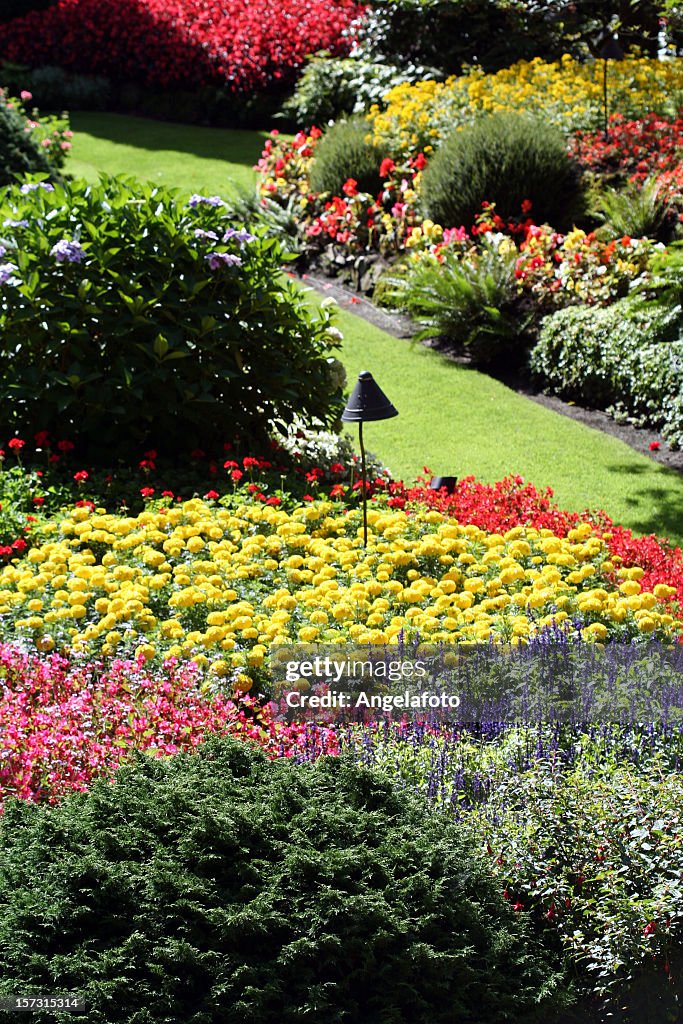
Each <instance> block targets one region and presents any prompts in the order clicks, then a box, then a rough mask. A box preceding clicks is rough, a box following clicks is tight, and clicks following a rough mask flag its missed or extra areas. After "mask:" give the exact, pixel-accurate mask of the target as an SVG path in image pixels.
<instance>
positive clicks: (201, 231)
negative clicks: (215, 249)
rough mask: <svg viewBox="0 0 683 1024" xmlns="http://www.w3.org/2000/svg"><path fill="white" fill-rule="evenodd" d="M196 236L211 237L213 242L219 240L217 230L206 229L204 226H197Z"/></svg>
mask: <svg viewBox="0 0 683 1024" xmlns="http://www.w3.org/2000/svg"><path fill="white" fill-rule="evenodd" d="M194 237H195V238H210V239H211V241H212V242H217V241H218V235H217V234H216V232H215V231H204V229H203V228H195V229H194Z"/></svg>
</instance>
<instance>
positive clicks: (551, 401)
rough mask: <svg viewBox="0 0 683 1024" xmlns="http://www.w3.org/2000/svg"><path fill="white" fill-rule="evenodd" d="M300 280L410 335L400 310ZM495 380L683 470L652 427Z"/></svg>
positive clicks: (681, 455)
mask: <svg viewBox="0 0 683 1024" xmlns="http://www.w3.org/2000/svg"><path fill="white" fill-rule="evenodd" d="M302 280H303V281H304V283H305V284H307V285H309V286H310V287H311V288H315V290H316V291H318V292H321V293H322V294H323V295H329V296H331V297H332V298H334V299H336V300H337V302H338V303H339V305H340V306H341V307H342V308H343V309H348V310H349V311H350V312H351V313H355V314H356V316H360V317H362V318H363V319H364V320H367V321H368V323H371V324H373V325H374V326H375V327H379V328H380V329H381V330H383V331H386V333H387V334H393V335H394V337H396V338H401V339H403V340H409V339H410V338H411V336H412V333H413V327H412V323H411V320H410V318H409V317H407V316H404V315H402V314H401V313H394V312H392V311H389V310H385V309H380V308H379V307H378V306H375V305H374V303H372V302H370V300H369V299H367V298H365V297H364V296H363V295H359V294H358V293H357V292H356V291H354V290H353V289H351V288H348V287H346V286H345V285H343V284H339V283H338V282H337V281H335V280H334V279H331V278H327V277H323V276H321V275H317V274H313V273H309V274H303V275H302ZM424 344H425V345H427V346H428V347H430V348H436V349H437V350H438V351H440V352H441V353H442V354H443V355H445V356H447V357H448V358H451V359H453V360H454V361H455V362H460V363H461V364H463V365H470V364H469V363H468V361H467V360H466V359H463V357H462V356H459V355H458V354H457V353H456V352H454V351H452V350H449V349H447V348H445V347H444V346H442V345H439V344H438V343H436V344H435V343H431V342H425V343H424ZM498 379H499V380H501V382H502V383H503V384H505V385H507V387H509V388H511V389H512V390H513V391H516V392H517V393H518V394H521V395H525V396H526V397H527V398H530V399H531V400H532V401H533V402H538V404H539V405H543V406H545V408H546V409H552V410H553V411H554V412H558V413H560V414H561V415H562V416H568V417H569V418H570V419H572V420H578V421H579V423H584V424H585V425H586V426H587V427H592V428H593V429H594V430H602V431H603V433H605V434H611V435H612V437H616V438H618V439H619V440H620V441H623V442H624V444H627V445H629V447H631V448H633V449H634V450H635V451H637V452H639V453H640V454H641V455H646V456H647V457H648V458H649V459H652V460H653V461H654V462H659V463H660V464H661V465H663V466H667V467H668V468H669V469H675V470H678V471H679V472H683V451H677V452H675V451H671V450H670V449H669V448H668V447H667V444H666V441H664V440H663V439H662V437H661V435H660V434H658V433H657V431H656V430H650V429H649V428H647V427H634V426H632V425H631V424H629V423H617V421H616V420H614V419H612V417H611V416H608V415H607V413H606V412H602V411H601V410H599V409H584V408H583V407H582V406H579V405H575V404H574V403H573V402H563V401H562V399H561V398H556V397H555V396H554V395H545V394H543V392H542V391H539V390H538V389H536V388H534V386H533V384H532V383H531V382H530V381H529V380H528V379H526V378H524V377H522V376H521V375H519V374H509V375H500V376H499V377H498ZM653 442H659V444H660V448H659V449H657V450H656V451H650V444H652V443H653Z"/></svg>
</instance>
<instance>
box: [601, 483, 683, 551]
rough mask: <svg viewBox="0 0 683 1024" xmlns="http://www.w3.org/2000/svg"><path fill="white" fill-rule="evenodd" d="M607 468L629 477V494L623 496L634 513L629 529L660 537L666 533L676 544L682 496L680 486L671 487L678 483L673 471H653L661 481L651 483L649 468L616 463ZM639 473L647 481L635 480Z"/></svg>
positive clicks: (682, 525)
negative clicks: (645, 477)
mask: <svg viewBox="0 0 683 1024" xmlns="http://www.w3.org/2000/svg"><path fill="white" fill-rule="evenodd" d="M608 469H609V471H610V472H611V473H621V474H622V475H624V474H629V475H630V476H631V477H632V479H633V482H632V486H631V490H630V493H629V494H628V495H626V496H625V498H624V500H625V501H626V503H627V504H628V505H630V506H632V507H633V508H634V510H637V513H638V514H637V518H634V519H633V520H631V522H630V525H631V527H632V529H634V530H635V531H636V532H638V533H657V534H659V536H660V537H665V536H667V535H670V536H671V538H672V540H674V541H675V542H676V543H678V544H680V543H681V542H682V540H683V499H682V498H681V494H680V488H679V487H676V486H672V485H673V484H677V483H679V480H678V479H676V477H677V474H675V473H672V472H671V471H670V470H666V469H663V468H662V469H660V470H658V471H657V476H658V477H659V478H661V484H659V485H653V484H652V477H651V473H652V471H651V470H650V469H649V468H646V467H645V466H637V465H633V464H630V465H628V466H627V465H624V464H621V463H616V464H614V465H611V466H609V467H608ZM643 474H647V476H648V482H647V483H640V481H639V479H638V478H639V477H640V476H642V475H643ZM639 484H640V485H639Z"/></svg>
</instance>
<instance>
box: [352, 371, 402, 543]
mask: <svg viewBox="0 0 683 1024" xmlns="http://www.w3.org/2000/svg"><path fill="white" fill-rule="evenodd" d="M393 416H398V411H397V410H396V409H395V408H394V406H393V405H392V404H391V402H390V401H389V399H388V398H387V396H386V395H385V394H384V392H383V391H382V389H381V388H380V387H379V385H378V384H377V383H376V381H375V379H374V377H373V376H372V374H371V373H369V372H368V370H363V371H362V372H361V373H359V374H358V380H357V382H356V386H355V387H354V389H353V391H352V392H351V395H350V397H349V400H348V402H347V403H346V408H345V409H344V412H343V413H342V422H343V423H357V424H358V443H359V445H360V473H361V494H362V499H363V547H364V548H366V547H367V546H368V473H367V464H366V458H365V443H364V440H363V424H364V423H367V422H370V421H371V420H388V419H391V418H392V417H393Z"/></svg>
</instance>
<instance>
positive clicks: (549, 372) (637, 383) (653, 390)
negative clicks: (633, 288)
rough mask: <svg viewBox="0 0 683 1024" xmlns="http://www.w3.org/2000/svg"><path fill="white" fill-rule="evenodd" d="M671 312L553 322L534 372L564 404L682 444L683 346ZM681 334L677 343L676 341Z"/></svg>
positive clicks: (618, 312)
mask: <svg viewBox="0 0 683 1024" xmlns="http://www.w3.org/2000/svg"><path fill="white" fill-rule="evenodd" d="M677 319H679V318H677V315H676V313H675V312H674V313H673V314H671V313H669V312H667V311H666V309H660V310H655V311H654V312H653V311H652V310H646V309H643V308H641V309H634V308H633V300H629V299H623V300H621V301H620V302H617V303H615V304H614V305H613V306H609V307H607V308H595V307H590V306H581V307H569V308H568V309H563V310H560V311H559V312H557V313H554V314H553V315H552V316H550V317H548V318H547V319H546V320H545V321H544V323H543V327H542V329H541V333H540V336H539V341H538V344H537V345H536V347H535V348H534V350H533V352H532V353H531V368H532V370H533V371H534V373H536V374H537V375H538V376H539V377H540V378H541V379H542V380H543V381H544V382H545V383H546V384H548V385H550V387H551V388H552V390H553V391H554V392H555V393H556V394H559V395H561V396H562V397H563V398H569V399H577V400H579V401H581V402H582V403H583V404H584V405H589V406H595V407H597V408H603V409H604V408H608V409H610V411H612V412H614V413H616V414H617V415H619V416H622V417H627V418H629V419H630V420H631V421H632V422H635V423H637V424H640V425H647V426H651V427H655V428H657V429H661V432H662V436H663V437H664V438H665V439H666V440H667V441H668V442H669V444H670V445H671V446H672V447H673V448H680V447H681V446H682V445H683V397H682V396H683V340H682V339H681V336H680V320H679V322H678V324H677V323H676V321H677ZM676 335H677V337H676Z"/></svg>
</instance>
